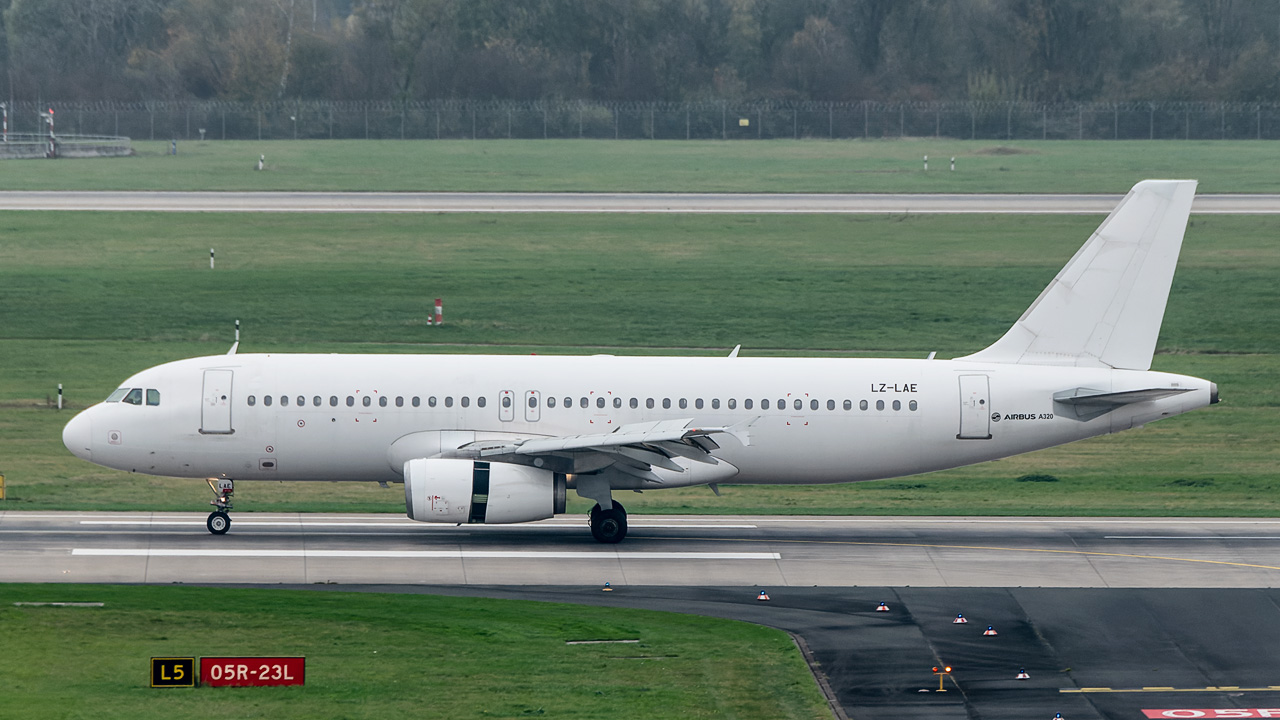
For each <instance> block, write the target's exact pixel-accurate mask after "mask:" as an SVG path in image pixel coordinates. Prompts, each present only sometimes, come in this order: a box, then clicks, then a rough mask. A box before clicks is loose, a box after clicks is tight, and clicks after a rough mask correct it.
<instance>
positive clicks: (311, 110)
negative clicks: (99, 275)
mask: <svg viewBox="0 0 1280 720" xmlns="http://www.w3.org/2000/svg"><path fill="white" fill-rule="evenodd" d="M49 109H52V110H54V112H55V117H56V118H57V122H58V130H59V131H60V132H71V133H76V134H81V135H111V136H128V137H131V138H134V139H152V140H173V139H177V140H195V139H200V138H202V137H203V138H204V139H208V140H256V139H261V140H268V139H270V140H279V139H288V138H298V139H316V138H369V139H375V138H404V139H445V138H451V139H458V138H475V139H490V138H609V139H613V138H618V139H658V140H677V139H679V140H685V139H697V140H706V139H724V140H733V139H752V140H755V139H775V138H797V139H798V138H833V139H834V138H841V139H847V138H896V137H947V138H958V139H965V138H971V139H983V140H1070V139H1081V140H1104V139H1115V140H1137V139H1152V140H1155V139H1160V140H1167V139H1187V140H1208V139H1212V140H1240V139H1280V103H1205V102H1122V103H1064V104H1045V103H1030V102H911V103H885V102H871V101H863V102H727V101H726V102H720V101H708V102H688V103H664V102H586V101H528V102H523V101H522V102H514V101H468V100H433V101H420V102H417V101H415V102H395V101H362V102H327V101H292V100H290V101H280V102H272V103H240V102H215V101H210V102H196V101H153V102H58V103H44V104H37V103H35V102H16V103H10V108H9V129H10V130H14V131H19V130H22V131H27V132H33V131H38V130H39V129H40V128H39V126H38V124H37V123H38V122H39V113H41V112H45V111H48V110H49Z"/></svg>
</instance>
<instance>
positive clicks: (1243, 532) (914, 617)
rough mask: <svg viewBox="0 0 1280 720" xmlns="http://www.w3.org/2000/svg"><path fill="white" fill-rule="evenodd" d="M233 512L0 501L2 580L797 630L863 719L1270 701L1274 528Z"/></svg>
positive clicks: (1075, 715)
mask: <svg viewBox="0 0 1280 720" xmlns="http://www.w3.org/2000/svg"><path fill="white" fill-rule="evenodd" d="M233 517H234V522H233V525H232V529H231V532H230V533H229V534H227V535H225V536H222V537H215V536H211V535H209V534H208V533H207V532H206V530H205V528H204V515H203V514H202V513H98V512H93V513H89V512H86V513H76V512H19V511H7V512H0V548H2V549H3V551H2V552H0V578H3V579H4V580H7V581H28V582H49V583H63V582H76V583H107V582H110V583H164V584H170V583H183V584H216V585H246V586H253V587H261V586H271V587H283V588H292V589H298V590H315V591H357V592H397V593H433V594H451V595H462V596H489V597H506V598H516V599H524V600H542V601H554V602H564V603H575V604H596V605H610V606H618V607H635V608H647V609H657V610H667V611H675V612H685V613H694V614H700V615H710V616H720V617H728V618H734V619H739V620H745V621H748V622H754V623H759V624H763V625H769V626H772V627H778V628H782V629H785V630H787V631H789V632H791V633H793V634H794V635H795V636H796V637H798V638H800V640H801V642H802V644H803V646H804V647H805V648H806V650H807V651H808V652H809V656H810V659H811V664H812V665H813V667H814V668H815V672H816V673H817V675H818V676H819V678H820V679H821V680H822V682H823V683H825V687H826V689H827V690H828V692H829V696H830V697H831V698H833V702H834V705H835V708H836V709H835V714H836V716H837V717H849V718H858V719H859V720H900V719H906V718H920V717H929V718H943V719H948V718H956V719H959V718H982V719H983V720H992V719H1003V718H1009V719H1011V720H1012V719H1013V718H1027V717H1043V718H1045V720H1049V718H1052V717H1053V714H1054V713H1062V715H1063V717H1064V718H1068V719H1069V720H1081V718H1135V719H1136V718H1143V717H1214V716H1215V715H1208V716H1206V715H1193V714H1187V713H1184V712H1182V711H1183V710H1190V709H1204V708H1218V709H1233V710H1232V712H1233V713H1238V712H1239V709H1251V708H1262V709H1265V708H1276V707H1280V674H1277V672H1276V671H1275V668H1276V667H1277V666H1280V589H1276V588H1277V587H1280V520H1270V519H1230V518H1224V519H1217V518H1214V519H1206V518H1200V519H1147V518H1084V519H1079V518H952V517H945V518H943V517H903V518H886V517H778V516H770V517H763V516H734V517H723V516H640V515H633V516H632V517H631V532H630V534H629V536H628V538H627V540H626V541H624V542H623V543H621V544H620V545H617V546H601V545H598V544H597V543H595V542H594V541H593V540H592V539H591V538H590V535H589V533H588V532H587V528H586V526H585V523H584V522H583V521H582V520H581V519H580V518H576V517H572V516H567V517H562V518H557V519H555V520H549V521H545V522H541V523H533V524H527V525H517V526H462V527H454V526H443V527H441V526H433V525H425V524H420V523H414V522H411V521H409V520H406V519H404V518H402V517H400V516H395V515H355V514H344V515H332V514H331V515H311V514H266V513H263V514H259V513H247V512H242V513H236V514H235V515H234V516H233ZM606 582H608V583H609V584H610V588H611V591H610V592H607V593H606V592H602V590H603V587H604V583H606ZM56 588H57V586H56V585H50V599H51V600H58V599H60V596H58V594H57V590H56ZM762 590H763V591H765V592H767V594H768V595H769V600H768V601H767V602H763V601H760V600H758V599H757V597H758V594H759V592H760V591H762ZM77 597H79V596H77ZM90 599H91V598H90ZM882 602H883V603H885V606H886V608H887V610H885V611H883V612H881V611H878V610H877V609H876V608H877V607H878V606H879V604H880V603H882ZM568 612H571V611H568ZM957 615H963V616H964V617H965V618H966V619H967V620H968V622H967V623H963V624H959V623H956V622H955V619H956V616H957ZM988 627H990V628H991V629H992V630H994V631H995V634H994V635H987V634H984V631H985V630H986V629H987V628H988ZM943 664H946V665H951V666H953V672H952V674H951V675H950V676H949V677H948V678H946V679H944V681H943V682H944V688H945V689H946V690H947V692H945V693H938V692H937V687H938V686H937V683H938V679H937V677H936V676H935V675H933V674H932V672H931V670H930V668H931V667H932V666H935V665H943ZM1020 670H1025V671H1026V673H1027V675H1028V678H1027V679H1018V676H1017V675H1018V672H1019V671H1020ZM1167 710H1173V711H1177V712H1175V713H1174V714H1167V715H1160V714H1158V713H1163V712H1165V711H1167ZM1151 712H1154V713H1157V714H1155V715H1148V714H1145V713H1151ZM1266 716H1267V715H1257V714H1253V715H1246V714H1234V715H1232V714H1221V715H1216V717H1266ZM1277 716H1280V710H1277V711H1276V714H1275V715H1272V717H1277Z"/></svg>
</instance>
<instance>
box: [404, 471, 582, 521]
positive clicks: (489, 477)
mask: <svg viewBox="0 0 1280 720" xmlns="http://www.w3.org/2000/svg"><path fill="white" fill-rule="evenodd" d="M564 504H565V476H564V475H561V474H559V473H553V472H551V471H550V470H542V469H540V468H533V467H526V466H524V465H512V464H510V463H487V462H479V461H476V460H455V459H448V458H415V459H413V460H410V461H408V462H406V463H405V464H404V505H405V511H406V513H408V515H409V518H410V519H411V520H417V521H419V522H438V523H489V524H493V523H519V522H529V521H531V520H545V519H547V518H549V517H551V516H552V515H555V514H556V513H562V512H564Z"/></svg>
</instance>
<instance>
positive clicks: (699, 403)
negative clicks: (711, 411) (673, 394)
mask: <svg viewBox="0 0 1280 720" xmlns="http://www.w3.org/2000/svg"><path fill="white" fill-rule="evenodd" d="M693 407H694V408H696V409H698V410H701V409H702V398H698V399H697V400H694V401H693Z"/></svg>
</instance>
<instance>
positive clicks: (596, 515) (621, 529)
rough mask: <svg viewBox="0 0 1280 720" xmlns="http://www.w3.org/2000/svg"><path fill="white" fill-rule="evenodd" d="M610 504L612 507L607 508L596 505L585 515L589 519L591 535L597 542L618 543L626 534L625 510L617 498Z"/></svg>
mask: <svg viewBox="0 0 1280 720" xmlns="http://www.w3.org/2000/svg"><path fill="white" fill-rule="evenodd" d="M612 504H613V507H611V508H609V509H608V510H602V509H600V506H599V505H596V506H595V507H592V508H591V512H590V513H588V515H587V518H588V519H589V520H590V521H591V537H593V538H595V539H596V540H597V541H598V542H602V543H610V544H612V543H619V542H622V538H624V537H626V536H627V510H626V508H624V507H622V503H620V502H618V501H617V500H615V501H613V503H612Z"/></svg>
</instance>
